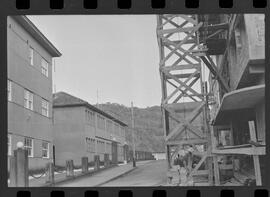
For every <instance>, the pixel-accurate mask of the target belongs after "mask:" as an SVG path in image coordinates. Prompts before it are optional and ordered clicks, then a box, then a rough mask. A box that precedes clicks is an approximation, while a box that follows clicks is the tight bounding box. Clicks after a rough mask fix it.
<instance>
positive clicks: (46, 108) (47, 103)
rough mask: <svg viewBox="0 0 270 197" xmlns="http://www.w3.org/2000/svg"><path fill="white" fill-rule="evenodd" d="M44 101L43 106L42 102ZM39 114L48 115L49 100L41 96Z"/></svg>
mask: <svg viewBox="0 0 270 197" xmlns="http://www.w3.org/2000/svg"><path fill="white" fill-rule="evenodd" d="M44 103H45V105H46V106H45V107H44V105H43V104H44ZM44 111H45V112H46V114H44ZM41 115H43V116H46V117H49V101H47V100H46V99H44V98H42V100H41Z"/></svg>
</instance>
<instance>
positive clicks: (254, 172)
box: [208, 14, 266, 185]
mask: <svg viewBox="0 0 270 197" xmlns="http://www.w3.org/2000/svg"><path fill="white" fill-rule="evenodd" d="M264 17H265V16H264V14H236V15H231V16H229V15H224V14H223V15H219V16H218V17H215V18H212V19H211V17H209V19H208V22H210V21H211V20H212V21H215V23H220V22H224V23H228V24H229V27H228V31H224V32H223V33H222V34H220V35H219V37H218V38H217V39H220V40H221V39H225V38H226V42H227V46H228V47H227V48H224V50H222V51H223V52H222V53H219V54H213V57H214V58H215V60H216V67H217V69H218V70H219V72H220V74H221V76H222V77H223V79H224V82H225V83H226V85H227V86H228V90H227V91H225V90H224V89H223V88H222V86H221V85H220V83H219V82H218V81H217V80H215V79H214V76H213V75H210V76H209V83H210V91H211V92H212V93H213V95H214V97H213V106H212V108H211V113H210V114H211V119H212V124H213V136H212V141H213V142H212V143H213V153H215V154H217V155H219V157H220V158H222V161H223V163H222V165H223V166H224V165H225V166H227V167H226V170H225V169H220V170H221V171H220V173H221V175H222V173H225V174H226V172H224V171H227V174H228V171H231V174H232V177H238V178H239V177H247V178H251V179H254V180H255V181H256V185H262V182H263V181H264V176H263V173H262V172H261V171H263V170H264V166H265V164H264V159H263V158H264V155H265V145H266V141H265V96H264V95H265V81H264V80H265V22H264ZM229 166H230V167H229ZM240 174H241V176H240ZM221 180H222V176H221Z"/></svg>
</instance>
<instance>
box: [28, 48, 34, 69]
mask: <svg viewBox="0 0 270 197" xmlns="http://www.w3.org/2000/svg"><path fill="white" fill-rule="evenodd" d="M29 59H30V65H31V66H33V65H34V49H33V48H32V47H30V48H29Z"/></svg>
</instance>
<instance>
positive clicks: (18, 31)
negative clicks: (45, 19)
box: [7, 17, 52, 169]
mask: <svg viewBox="0 0 270 197" xmlns="http://www.w3.org/2000/svg"><path fill="white" fill-rule="evenodd" d="M7 26H8V28H7V45H8V73H7V75H8V79H9V80H10V81H11V92H12V94H11V95H12V96H11V97H12V98H11V101H10V102H8V133H9V134H10V135H11V146H12V154H13V150H14V149H15V148H16V144H17V142H18V141H21V142H24V137H30V138H32V139H33V143H34V148H33V150H34V152H33V158H29V167H30V169H38V168H44V167H45V165H46V163H47V162H48V161H49V160H51V159H52V104H51V103H52V77H51V76H52V74H51V73H52V69H51V62H52V57H51V55H50V54H49V53H48V52H47V51H46V50H45V49H44V48H43V47H42V46H41V45H40V44H39V43H38V42H37V41H36V40H35V39H33V37H32V36H31V35H30V34H28V32H26V31H25V30H24V28H23V27H21V26H20V25H19V24H18V23H17V22H16V21H15V20H14V19H13V18H11V17H8V18H7ZM30 46H31V47H32V48H33V49H34V64H33V65H30V58H29V57H30V52H29V47H30ZM41 57H43V58H44V59H45V60H46V61H47V62H48V63H49V64H48V77H46V76H44V75H43V74H42V73H41ZM24 89H28V90H30V91H31V92H32V93H33V110H29V109H26V108H25V107H24ZM42 98H43V99H46V100H47V101H48V102H49V117H46V116H43V115H42V114H41V100H42ZM42 141H46V142H48V143H49V152H50V153H49V159H45V158H42Z"/></svg>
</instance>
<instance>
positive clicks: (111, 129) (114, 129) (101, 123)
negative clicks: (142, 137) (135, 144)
mask: <svg viewBox="0 0 270 197" xmlns="http://www.w3.org/2000/svg"><path fill="white" fill-rule="evenodd" d="M85 113H86V121H87V122H88V123H89V124H91V125H93V126H95V120H96V118H95V112H93V111H90V110H85ZM97 127H98V128H99V129H102V130H105V129H106V130H107V132H108V133H115V134H116V135H118V136H123V137H125V129H124V128H123V127H122V126H120V125H119V124H117V123H113V121H111V120H109V119H107V120H106V119H105V117H104V116H102V115H100V114H97Z"/></svg>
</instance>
